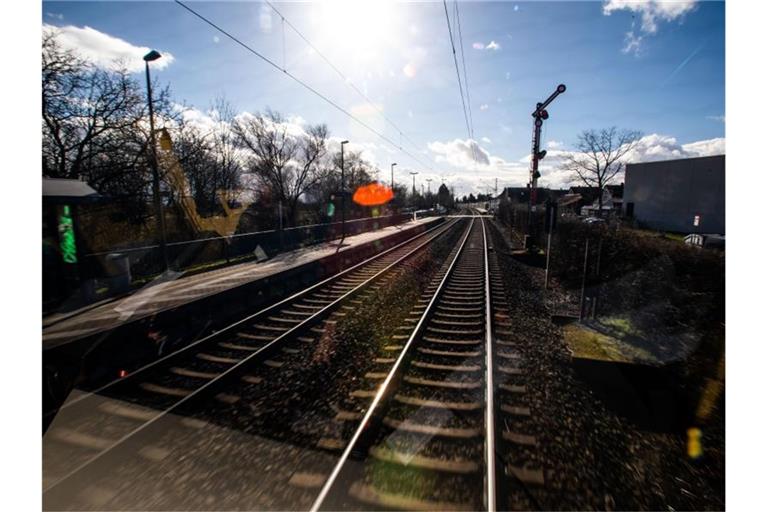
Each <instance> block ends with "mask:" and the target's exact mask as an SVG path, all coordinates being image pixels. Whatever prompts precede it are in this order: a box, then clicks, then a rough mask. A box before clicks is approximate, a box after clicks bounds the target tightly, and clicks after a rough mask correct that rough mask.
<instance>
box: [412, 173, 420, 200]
mask: <svg viewBox="0 0 768 512" xmlns="http://www.w3.org/2000/svg"><path fill="white" fill-rule="evenodd" d="M417 174H419V173H417V172H411V173H410V175H411V176H413V191H412V193H413V196H414V197H416V175H417Z"/></svg>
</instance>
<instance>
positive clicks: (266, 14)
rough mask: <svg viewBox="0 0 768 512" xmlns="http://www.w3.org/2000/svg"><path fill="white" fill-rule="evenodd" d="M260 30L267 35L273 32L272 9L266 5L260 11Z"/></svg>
mask: <svg viewBox="0 0 768 512" xmlns="http://www.w3.org/2000/svg"><path fill="white" fill-rule="evenodd" d="M259 28H260V29H261V31H262V32H266V33H267V34H269V33H270V32H272V9H270V8H269V6H268V5H267V4H265V3H263V4H261V9H259Z"/></svg>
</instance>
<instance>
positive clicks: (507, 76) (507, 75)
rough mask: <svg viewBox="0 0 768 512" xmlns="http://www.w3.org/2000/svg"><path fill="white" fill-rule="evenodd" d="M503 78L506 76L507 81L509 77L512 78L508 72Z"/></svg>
mask: <svg viewBox="0 0 768 512" xmlns="http://www.w3.org/2000/svg"><path fill="white" fill-rule="evenodd" d="M505 76H506V78H507V80H509V77H510V76H512V73H510V72H509V71H507V74H506V75H505Z"/></svg>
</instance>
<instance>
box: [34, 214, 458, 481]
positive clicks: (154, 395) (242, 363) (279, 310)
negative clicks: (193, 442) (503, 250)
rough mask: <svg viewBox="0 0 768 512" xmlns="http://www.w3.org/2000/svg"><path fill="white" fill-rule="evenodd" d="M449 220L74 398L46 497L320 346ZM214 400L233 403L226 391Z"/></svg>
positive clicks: (47, 456)
mask: <svg viewBox="0 0 768 512" xmlns="http://www.w3.org/2000/svg"><path fill="white" fill-rule="evenodd" d="M456 224H457V222H454V221H451V222H447V223H445V224H442V225H440V226H437V227H436V228H433V229H431V230H429V231H427V232H425V233H422V234H420V235H417V236H415V237H413V238H411V239H409V240H407V241H405V242H403V243H401V244H399V245H397V246H395V247H393V248H391V249H389V250H387V251H385V252H383V253H381V254H380V255H377V256H375V257H373V258H370V259H368V260H366V261H364V262H362V263H360V264H357V265H355V266H353V267H351V268H350V269H348V270H346V271H344V272H341V273H339V274H337V275H335V276H333V277H331V278H328V279H326V280H324V281H322V282H320V283H318V284H316V285H313V286H311V287H309V288H307V289H306V290H303V291H301V292H299V293H296V294H294V295H292V296H291V297H289V298H287V299H285V300H283V301H280V302H278V303H277V304H275V305H273V306H270V307H268V308H265V309H264V310H262V311H260V312H258V313H256V314H254V315H251V316H249V317H247V318H245V319H243V320H241V321H239V322H236V323H234V324H232V325H231V326H229V327H227V328H226V329H224V330H222V331H219V332H218V333H215V334H213V335H211V336H208V337H206V338H203V339H201V340H198V341H196V342H194V343H192V344H190V345H188V346H186V347H184V348H182V349H179V350H177V351H175V352H173V353H171V354H168V355H167V356H165V357H163V358H161V359H159V360H157V361H154V362H153V363H151V364H148V365H146V366H144V367H142V368H140V369H138V370H136V371H134V372H133V373H131V374H128V375H126V376H124V377H123V378H121V379H118V380H116V381H113V382H111V383H109V384H107V385H106V386H104V387H102V388H100V389H98V390H96V391H94V392H92V393H84V394H82V395H80V396H77V397H75V398H74V399H72V400H70V401H69V402H68V403H67V404H65V405H64V406H63V407H62V408H61V409H60V411H59V413H58V415H57V417H56V418H55V420H54V422H53V423H52V424H51V427H50V428H49V429H48V432H47V433H46V435H45V436H44V438H43V487H44V496H45V495H46V494H49V493H50V491H51V490H52V489H54V488H55V487H56V486H58V485H60V483H61V482H64V481H66V480H67V479H69V478H71V477H73V476H74V475H76V474H77V473H78V472H80V471H82V470H83V469H85V468H86V467H87V466H88V465H90V464H91V463H93V462H94V461H96V460H97V459H100V458H102V457H103V456H105V455H106V454H108V453H110V452H111V451H112V450H114V449H115V448H116V447H117V446H119V445H121V444H123V443H125V442H126V441H127V440H128V439H129V438H132V437H135V436H136V435H137V434H139V433H141V432H142V431H143V430H144V429H146V428H147V427H148V426H150V425H152V424H153V423H154V422H156V421H157V420H158V419H159V418H161V417H162V416H164V415H166V414H168V413H169V412H171V411H173V410H175V409H176V408H177V407H179V406H180V405H181V404H183V403H185V402H187V401H190V400H192V399H193V398H197V397H199V396H201V395H202V394H203V393H210V392H212V391H213V390H214V389H216V390H218V388H217V386H218V385H220V384H221V382H222V380H223V379H224V378H225V377H229V376H230V375H234V374H235V373H242V375H240V376H239V379H240V382H241V384H242V383H246V384H254V383H257V381H258V377H254V376H251V375H249V374H248V373H247V372H245V371H244V370H245V368H246V365H247V364H250V363H252V362H253V361H255V360H261V361H262V362H263V363H264V364H266V365H268V366H273V367H278V368H279V367H280V366H281V364H282V363H281V361H280V357H279V356H280V354H290V353H291V352H292V351H295V350H297V349H296V348H294V345H295V344H297V343H298V344H309V343H312V342H314V341H315V339H316V338H317V337H318V335H319V334H320V333H322V331H323V328H324V326H327V325H328V324H332V323H333V322H334V321H335V320H334V318H337V317H339V316H343V315H344V314H346V312H347V311H349V310H351V309H354V307H355V305H354V301H355V300H356V297H358V296H360V295H361V294H363V293H364V292H366V291H369V292H370V291H372V290H373V291H375V289H376V288H377V287H379V286H381V285H382V282H383V281H385V280H386V279H391V278H392V276H394V275H396V274H397V267H398V265H400V264H401V263H402V262H403V261H405V260H407V259H408V258H411V257H413V256H414V255H416V254H419V253H420V252H421V251H423V250H425V249H426V248H428V247H429V246H430V245H431V244H432V243H433V242H434V241H435V240H437V239H439V238H440V237H442V236H445V235H446V234H447V233H449V232H450V231H451V230H452V229H453V228H454V227H455V226H456ZM212 398H213V399H214V400H218V401H221V402H224V403H227V402H228V401H231V400H232V395H231V394H229V393H227V392H226V390H221V392H219V393H215V392H214V393H213V395H212Z"/></svg>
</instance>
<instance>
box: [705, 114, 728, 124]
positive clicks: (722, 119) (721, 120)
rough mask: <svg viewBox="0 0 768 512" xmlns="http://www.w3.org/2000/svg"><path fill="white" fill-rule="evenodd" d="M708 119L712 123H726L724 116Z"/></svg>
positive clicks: (709, 117)
mask: <svg viewBox="0 0 768 512" xmlns="http://www.w3.org/2000/svg"><path fill="white" fill-rule="evenodd" d="M707 119H709V120H710V121H720V122H721V123H724V122H725V116H724V115H722V116H707Z"/></svg>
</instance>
